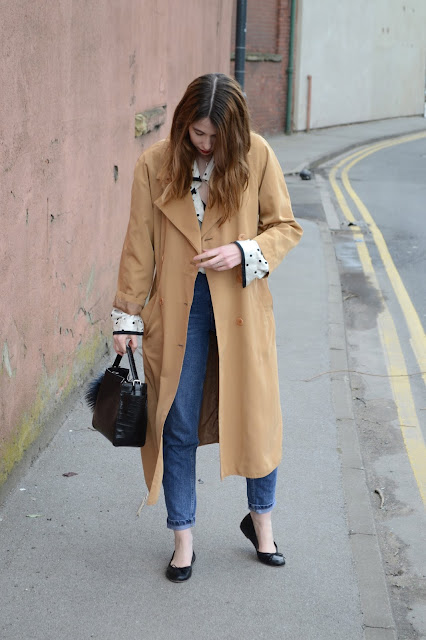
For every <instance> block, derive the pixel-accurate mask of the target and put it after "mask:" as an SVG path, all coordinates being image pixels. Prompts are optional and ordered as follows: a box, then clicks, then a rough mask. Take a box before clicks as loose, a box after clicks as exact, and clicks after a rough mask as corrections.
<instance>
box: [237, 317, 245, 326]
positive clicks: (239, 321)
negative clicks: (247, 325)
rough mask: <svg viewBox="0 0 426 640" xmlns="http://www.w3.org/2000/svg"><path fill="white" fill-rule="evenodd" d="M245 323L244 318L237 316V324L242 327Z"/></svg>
mask: <svg viewBox="0 0 426 640" xmlns="http://www.w3.org/2000/svg"><path fill="white" fill-rule="evenodd" d="M243 324H244V320H243V319H242V318H237V325H238V326H239V327H241V326H242V325H243Z"/></svg>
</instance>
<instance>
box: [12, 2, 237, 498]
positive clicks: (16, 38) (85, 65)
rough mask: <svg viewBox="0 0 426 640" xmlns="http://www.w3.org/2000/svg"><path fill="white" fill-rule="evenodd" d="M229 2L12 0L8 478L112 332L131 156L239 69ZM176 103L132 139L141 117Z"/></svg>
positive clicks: (129, 185)
mask: <svg viewBox="0 0 426 640" xmlns="http://www.w3.org/2000/svg"><path fill="white" fill-rule="evenodd" d="M231 11H232V3H231V2H227V1H225V0H209V2H203V3H200V2H199V1H197V0H186V1H185V2H179V3H176V2H173V0H157V1H156V2H153V1H151V0H121V1H120V2H110V1H109V0H97V2H85V1H84V0H77V1H76V0H55V1H53V0H48V1H46V0H33V1H32V2H28V1H27V0H4V1H3V2H2V11H1V22H0V52H1V59H2V65H1V66H0V86H1V97H0V170H1V180H0V221H1V245H0V349H1V360H0V486H1V485H2V484H3V483H4V482H5V480H6V478H7V477H8V474H9V473H10V471H11V470H12V468H13V467H14V465H16V463H17V462H18V461H19V460H20V459H21V458H22V457H23V456H24V453H25V451H26V450H28V449H29V450H30V451H34V447H32V448H31V447H30V445H32V443H34V442H36V443H37V442H38V441H39V440H37V439H38V437H39V436H40V435H41V434H43V432H44V430H45V428H46V425H47V424H48V423H49V419H50V420H51V418H52V415H53V412H54V410H55V408H57V407H58V406H61V404H62V403H63V402H64V400H65V398H66V397H67V396H68V395H69V394H70V392H72V391H73V390H74V389H75V388H76V387H77V386H78V385H79V384H81V380H82V379H83V378H84V376H85V375H86V374H87V372H88V371H89V370H90V368H91V366H92V365H93V363H94V362H95V361H96V359H97V358H98V357H99V356H100V354H101V353H102V351H103V350H104V348H105V343H107V342H108V341H109V340H110V318H109V313H110V308H111V302H112V299H113V293H114V289H115V283H116V275H117V268H118V260H119V255H120V250H121V245H122V240H123V237H124V233H125V230H126V225H127V219H128V210H129V198H130V187H131V181H132V176H133V167H134V163H135V161H136V159H137V157H138V156H139V154H140V153H141V152H142V150H143V149H144V148H146V147H147V146H148V145H150V144H152V143H153V142H155V140H157V139H159V138H161V137H165V136H166V135H167V133H168V130H169V127H170V123H171V117H172V114H173V110H174V107H175V106H176V104H177V102H178V100H179V99H180V97H181V95H182V93H183V91H184V89H185V87H186V86H187V84H188V83H189V82H190V81H191V80H192V79H193V78H194V77H196V76H197V75H200V74H202V73H207V72H210V71H222V72H225V73H228V72H229V51H230V40H231ZM161 105H167V117H166V122H165V124H164V125H163V126H161V127H160V129H159V130H158V131H155V132H153V133H149V134H148V135H146V136H143V137H141V138H135V136H134V126H135V114H136V113H137V112H141V111H144V110H147V109H151V108H153V107H157V106H161Z"/></svg>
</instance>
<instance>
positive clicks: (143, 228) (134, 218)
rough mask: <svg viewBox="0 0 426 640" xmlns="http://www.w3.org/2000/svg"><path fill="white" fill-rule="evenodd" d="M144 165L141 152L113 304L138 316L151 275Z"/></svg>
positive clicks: (151, 225)
mask: <svg viewBox="0 0 426 640" xmlns="http://www.w3.org/2000/svg"><path fill="white" fill-rule="evenodd" d="M153 209H154V207H153V202H152V197H151V189H150V180H149V173H148V167H147V165H146V162H145V160H144V157H143V155H142V156H141V157H140V158H139V160H138V162H137V163H136V167H135V173H134V178H133V186H132V197H131V206H130V219H129V224H128V227H127V233H126V237H125V239H124V245H123V250H122V253H121V260H120V269H119V273H118V285H117V292H116V295H115V299H114V302H113V307H115V308H117V309H121V310H122V311H124V312H125V313H128V314H130V315H138V314H140V312H141V311H142V308H143V307H144V305H145V301H146V298H147V296H148V294H149V292H150V290H151V286H152V280H153V276H154V265H155V263H154V231H153V228H154V221H153Z"/></svg>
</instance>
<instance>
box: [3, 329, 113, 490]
mask: <svg viewBox="0 0 426 640" xmlns="http://www.w3.org/2000/svg"><path fill="white" fill-rule="evenodd" d="M104 351H105V336H104V335H103V334H102V333H100V332H99V333H97V335H96V336H94V337H92V338H91V339H89V340H88V341H87V342H86V343H82V344H80V345H79V346H78V348H77V349H76V351H75V354H74V359H73V361H72V362H71V363H69V364H67V365H64V367H63V368H62V369H59V370H57V371H56V372H55V373H54V374H53V375H51V376H47V375H46V374H43V377H42V378H41V379H40V382H39V385H38V389H37V394H36V398H35V400H34V402H33V404H32V406H31V408H30V410H29V411H26V412H25V413H24V414H23V416H22V418H21V420H20V422H19V423H18V424H17V425H16V429H15V431H14V433H13V436H12V437H11V438H10V439H9V440H6V441H5V442H4V443H3V444H2V445H0V487H1V486H2V485H3V484H4V483H5V481H6V480H7V478H8V476H9V474H10V472H11V471H12V469H13V468H14V466H15V465H16V464H17V463H18V462H19V461H20V460H21V459H22V457H23V456H24V454H25V452H26V451H27V450H28V449H29V448H30V446H31V445H33V444H34V443H35V441H36V440H37V438H39V437H40V435H41V434H42V432H43V430H44V429H45V428H46V425H47V424H48V423H49V420H50V419H51V418H52V416H53V414H54V411H55V409H57V408H58V407H59V406H60V405H61V404H63V403H64V402H65V400H66V399H67V398H68V396H69V395H70V394H71V393H72V392H73V391H75V390H76V389H77V388H78V387H79V386H80V385H81V384H82V381H84V380H85V379H86V378H87V376H88V373H89V371H90V370H91V368H92V367H93V365H94V363H95V362H96V361H97V360H98V359H99V358H100V356H101V355H102V353H103V352H104Z"/></svg>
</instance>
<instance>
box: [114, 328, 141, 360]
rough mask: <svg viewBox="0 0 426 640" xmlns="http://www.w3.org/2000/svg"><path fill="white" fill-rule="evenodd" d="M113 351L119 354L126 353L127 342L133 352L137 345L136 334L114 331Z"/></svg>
mask: <svg viewBox="0 0 426 640" xmlns="http://www.w3.org/2000/svg"><path fill="white" fill-rule="evenodd" d="M113 338H114V351H115V353H118V355H120V356H124V355H126V347H127V343H129V345H130V347H131V349H132V352H133V353H134V352H135V351H136V349H137V347H138V336H135V335H131V334H128V333H116V334H115V335H114V336H113Z"/></svg>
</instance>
